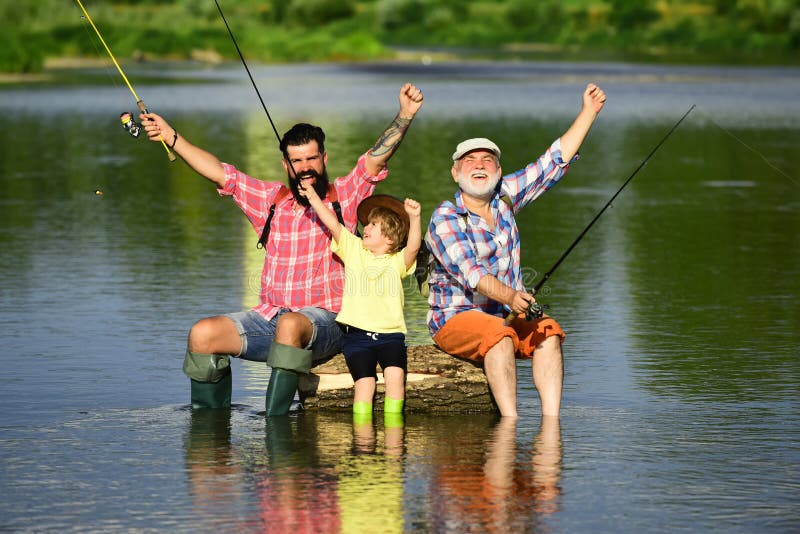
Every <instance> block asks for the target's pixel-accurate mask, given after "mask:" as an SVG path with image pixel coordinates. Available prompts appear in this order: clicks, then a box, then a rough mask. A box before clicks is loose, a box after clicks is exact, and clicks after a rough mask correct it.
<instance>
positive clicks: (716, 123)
mask: <svg viewBox="0 0 800 534" xmlns="http://www.w3.org/2000/svg"><path fill="white" fill-rule="evenodd" d="M703 116H704V117H706V118H707V119H708V120H709V121H711V124H713V125H714V126H716V127H717V128H719V129H720V130H722V131H723V132H725V133H726V134H728V135H729V136H731V137H732V138H733V139H735V140H736V141H738V142H739V143H740V144H741V145H742V146H744V147H745V148H747V149H748V150H750V151H751V152H753V153H754V154H755V155H757V156H758V157H759V158H761V159H762V160H764V163H766V164H767V165H768V166H769V167H772V169H774V170H775V171H777V172H778V173H779V174H781V175H783V176H784V177H786V179H788V180H789V181H790V182H792V183H793V184H794V185H796V186H800V182H798V181H797V180H796V179H795V178H793V177H791V176H789V175H788V174H787V173H786V172H784V171H783V170H782V169H780V168H778V167H777V166H775V164H773V163H772V162H771V161H770V160H768V159H767V157H766V156H765V155H764V154H762V153H761V152H759V151H758V150H756V149H755V148H753V147H752V146H750V145H748V144H747V143H745V142H744V141H742V140H741V139H740V138H739V137H737V136H736V134H734V133H733V132H732V131H730V130H728V129H727V128H725V127H724V126H722V125H721V124H719V123H718V122H717V121H715V120H714V118H713V117H712V116H711V115H710V114H709V113H706V112H703Z"/></svg>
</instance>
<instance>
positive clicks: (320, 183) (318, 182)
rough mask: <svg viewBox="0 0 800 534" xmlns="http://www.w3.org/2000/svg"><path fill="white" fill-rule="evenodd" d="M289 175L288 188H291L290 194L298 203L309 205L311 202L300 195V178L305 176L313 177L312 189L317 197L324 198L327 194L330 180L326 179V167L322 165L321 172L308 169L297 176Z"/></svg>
mask: <svg viewBox="0 0 800 534" xmlns="http://www.w3.org/2000/svg"><path fill="white" fill-rule="evenodd" d="M288 176H289V189H291V190H292V195H293V196H294V199H295V200H296V201H297V203H298V204H300V205H301V206H305V207H309V206H311V204H310V203H309V202H308V199H307V198H306V197H304V196H300V179H301V178H306V177H313V178H314V185H313V187H314V191H316V192H317V195H319V198H321V199H325V196H326V195H327V194H328V184H329V183H330V181H329V180H328V169H327V168H325V167H323V169H322V174H317V171H315V170H313V169H310V170H308V171H306V172H304V173H301V174H300V175H299V176H298V178H296V179H295V178H292V175H291V174H288Z"/></svg>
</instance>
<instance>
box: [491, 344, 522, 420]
mask: <svg viewBox="0 0 800 534" xmlns="http://www.w3.org/2000/svg"><path fill="white" fill-rule="evenodd" d="M483 370H484V372H485V373H486V379H487V380H488V381H489V388H491V390H492V395H493V396H494V400H495V402H496V403H497V407H498V408H499V409H500V415H502V416H504V417H517V364H516V361H515V359H514V342H513V341H511V338H510V337H504V338H503V339H501V340H500V341H499V342H498V343H497V344H496V345H495V346H494V347H492V348H491V349H489V352H487V353H486V356H485V357H484V360H483Z"/></svg>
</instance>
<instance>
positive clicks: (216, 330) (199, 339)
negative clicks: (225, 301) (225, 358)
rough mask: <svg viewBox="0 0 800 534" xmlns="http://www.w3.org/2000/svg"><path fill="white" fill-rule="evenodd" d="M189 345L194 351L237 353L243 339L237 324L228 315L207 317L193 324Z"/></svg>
mask: <svg viewBox="0 0 800 534" xmlns="http://www.w3.org/2000/svg"><path fill="white" fill-rule="evenodd" d="M188 346H189V350H190V351H192V352H200V353H207V354H233V355H237V354H239V352H240V351H241V339H240V338H239V333H238V331H237V330H236V325H235V324H234V323H233V321H231V320H230V319H228V318H227V317H223V316H218V317H206V318H205V319H200V320H199V321H197V322H196V323H195V324H194V325H192V328H191V330H189V342H188ZM237 347H238V348H237Z"/></svg>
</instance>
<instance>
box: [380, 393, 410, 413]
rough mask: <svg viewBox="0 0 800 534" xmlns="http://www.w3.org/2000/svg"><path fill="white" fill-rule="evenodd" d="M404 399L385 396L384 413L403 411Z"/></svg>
mask: <svg viewBox="0 0 800 534" xmlns="http://www.w3.org/2000/svg"><path fill="white" fill-rule="evenodd" d="M404 404H405V400H404V399H390V398H389V397H384V398H383V413H403V405H404Z"/></svg>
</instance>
